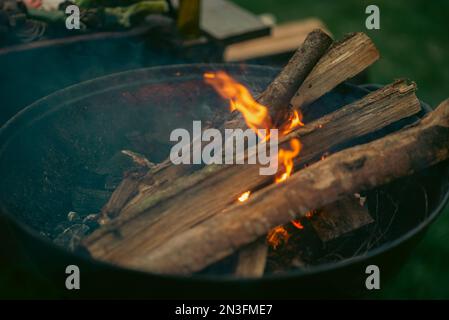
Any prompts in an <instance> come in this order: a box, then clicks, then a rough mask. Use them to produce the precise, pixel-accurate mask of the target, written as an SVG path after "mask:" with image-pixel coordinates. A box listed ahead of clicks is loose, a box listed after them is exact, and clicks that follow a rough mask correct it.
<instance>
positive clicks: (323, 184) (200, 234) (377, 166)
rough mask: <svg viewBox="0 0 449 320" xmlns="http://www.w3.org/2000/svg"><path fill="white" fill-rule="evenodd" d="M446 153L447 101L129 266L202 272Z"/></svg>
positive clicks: (268, 189) (262, 193) (272, 188)
mask: <svg viewBox="0 0 449 320" xmlns="http://www.w3.org/2000/svg"><path fill="white" fill-rule="evenodd" d="M448 157H449V99H448V100H446V101H445V102H443V103H442V104H441V105H440V106H439V107H438V108H437V109H436V110H435V111H433V112H431V113H430V114H429V115H428V116H426V117H425V118H424V119H423V120H422V121H420V122H419V123H418V124H416V125H414V126H412V127H411V128H408V129H406V130H402V131H400V132H397V133H394V134H391V135H388V136H386V137H384V138H381V139H378V140H376V141H373V142H371V143H367V144H364V145H360V146H356V147H353V148H350V149H347V150H344V151H341V152H338V153H336V154H334V155H331V156H329V157H328V158H327V159H325V160H323V161H319V162H317V163H315V164H313V165H311V166H309V167H307V168H305V169H303V170H301V171H299V172H297V173H295V174H293V175H292V176H291V177H290V178H289V179H288V180H286V181H284V182H283V183H281V184H278V185H271V186H269V187H266V188H265V189H263V190H261V191H260V192H258V193H257V194H255V195H254V196H253V197H251V198H250V199H249V200H248V201H247V202H245V203H242V204H239V205H235V206H233V207H232V208H229V209H228V210H226V211H225V212H223V213H222V214H220V215H218V216H216V217H214V218H212V219H209V220H207V221H205V222H203V223H201V224H199V225H197V226H195V227H194V228H191V229H189V230H187V231H186V232H184V233H182V234H178V235H177V236H175V237H173V238H171V239H170V240H168V241H167V242H165V243H164V244H163V245H162V246H160V247H159V248H158V250H157V251H155V252H152V253H151V254H149V255H139V256H135V257H133V259H132V260H131V261H129V262H128V265H129V266H132V267H135V268H139V269H144V270H147V271H151V272H156V273H168V274H190V273H192V272H195V271H199V270H202V269H203V268H204V267H206V266H208V265H210V264H211V263H213V262H217V261H219V260H220V259H222V258H224V257H226V256H228V255H230V254H232V253H233V252H235V250H237V249H238V248H240V247H241V246H243V245H246V244H248V243H251V242H253V241H254V240H256V239H257V238H259V237H261V236H263V235H264V234H266V233H267V232H268V231H269V230H270V229H271V228H273V227H275V226H277V225H282V224H284V223H287V222H288V221H290V220H291V219H292V218H297V217H298V216H299V217H301V216H304V215H305V214H306V213H307V212H308V211H310V210H312V209H314V208H319V207H322V206H324V205H326V204H329V203H331V202H334V201H336V200H338V199H341V198H342V197H344V196H345V195H349V194H353V193H355V192H358V191H362V190H368V189H371V188H374V187H378V186H380V185H383V184H386V183H388V182H391V181H393V180H395V179H397V178H400V177H403V176H407V175H410V174H413V173H414V172H417V171H419V170H422V169H424V168H427V167H429V166H432V165H434V164H436V163H439V162H441V161H443V160H446V159H447V158H448Z"/></svg>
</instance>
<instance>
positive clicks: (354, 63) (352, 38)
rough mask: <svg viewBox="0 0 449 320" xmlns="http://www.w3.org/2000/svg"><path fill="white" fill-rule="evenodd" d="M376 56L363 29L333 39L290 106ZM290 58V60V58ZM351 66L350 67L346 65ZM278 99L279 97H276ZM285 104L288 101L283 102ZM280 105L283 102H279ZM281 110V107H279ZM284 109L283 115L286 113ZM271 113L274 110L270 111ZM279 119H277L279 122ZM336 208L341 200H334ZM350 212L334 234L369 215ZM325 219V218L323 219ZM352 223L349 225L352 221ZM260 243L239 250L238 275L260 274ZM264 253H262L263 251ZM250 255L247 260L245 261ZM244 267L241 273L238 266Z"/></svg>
mask: <svg viewBox="0 0 449 320" xmlns="http://www.w3.org/2000/svg"><path fill="white" fill-rule="evenodd" d="M338 57H340V58H341V57H344V58H342V59H337V58H338ZM378 58H379V52H378V51H377V49H376V47H375V46H374V44H373V43H372V41H371V39H369V37H368V36H366V35H365V34H363V33H354V34H350V35H348V36H347V37H346V38H345V39H344V40H343V41H341V42H339V43H335V44H334V45H333V46H332V47H331V49H330V50H329V51H328V52H327V53H326V54H325V55H324V56H323V57H322V58H321V59H320V61H319V62H318V64H317V65H316V66H315V68H314V69H313V71H312V72H311V73H310V74H309V76H308V77H307V79H306V81H304V82H302V85H301V86H300V87H299V89H298V91H297V92H296V94H295V95H294V97H293V99H292V100H291V106H292V107H293V108H294V109H299V108H300V107H302V106H304V105H307V104H310V103H311V102H313V101H315V100H316V99H318V98H319V97H321V96H322V95H323V94H324V93H326V92H328V91H330V90H332V89H333V88H334V87H335V86H336V85H337V84H339V83H341V82H343V81H344V80H346V79H348V78H352V77H354V76H355V75H357V74H358V73H360V72H361V71H363V70H364V69H365V68H366V66H367V65H370V64H372V63H373V62H375V61H376V60H377V59H378ZM292 61H293V59H292V60H291V62H292ZM348 66H350V67H348ZM279 101H280V99H279ZM283 105H287V104H285V103H284V104H283ZM281 106H282V104H281ZM281 111H282V109H281ZM279 114H280V113H279V112H278V114H277V115H274V116H275V117H276V119H281V120H285V119H282V118H280V115H279ZM285 114H287V113H285V110H284V113H283V115H284V116H285ZM272 115H273V112H272ZM281 122H282V121H279V120H278V121H277V123H281ZM335 206H336V207H337V208H338V207H340V204H338V203H337V204H335ZM351 213H354V214H359V215H360V216H358V217H354V219H352V220H351V219H349V220H346V221H347V222H348V223H347V224H346V225H345V226H344V228H343V226H342V225H341V226H342V229H339V228H336V230H334V232H335V233H336V234H339V233H344V232H348V231H349V230H354V229H356V228H358V227H359V224H358V223H356V222H357V221H358V219H360V220H362V221H368V220H369V219H370V216H369V214H368V213H367V212H361V211H358V212H354V211H351ZM322 218H323V219H322V220H323V221H322V223H324V224H326V222H329V223H330V224H333V220H332V216H331V215H330V216H322ZM326 220H328V221H326ZM352 222H353V223H354V224H353V225H352V226H351V223H352ZM262 246H263V244H259V245H255V246H251V247H249V249H244V251H246V250H255V251H256V252H255V253H254V254H251V253H250V252H241V254H240V255H239V260H238V264H237V268H236V275H237V276H242V275H244V276H258V275H261V274H263V268H261V267H260V266H262V265H264V264H265V260H266V256H267V250H266V248H265V250H264V249H263V248H262ZM264 253H265V254H264ZM246 259H250V261H246ZM249 266H255V269H254V273H253V274H252V275H251V272H250V268H249ZM241 268H243V270H245V271H244V273H242V272H240V271H239V270H240V269H241Z"/></svg>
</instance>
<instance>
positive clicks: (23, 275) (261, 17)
mask: <svg viewBox="0 0 449 320" xmlns="http://www.w3.org/2000/svg"><path fill="white" fill-rule="evenodd" d="M5 2H6V0H0V8H1V5H4V4H5ZM81 2H82V1H81ZM86 2H88V1H87V0H86ZM162 2H164V1H162ZM175 2H176V3H177V1H175ZM192 2H196V1H192ZM232 2H233V3H235V4H236V5H238V6H240V7H241V8H242V9H246V11H245V10H243V13H242V12H241V11H238V12H235V11H232V10H235V8H234V7H232V6H231V8H225V9H226V10H230V11H229V12H227V11H226V10H221V9H220V10H218V9H217V8H213V7H209V8H208V9H207V12H206V11H205V9H204V8H203V11H202V15H201V23H197V24H195V21H198V17H196V19H195V13H194V12H190V13H189V12H188V11H186V12H187V13H186V16H185V23H182V21H180V19H179V17H178V20H177V24H176V25H173V23H172V21H171V20H170V19H166V18H165V16H162V15H160V14H161V13H164V14H167V15H168V16H170V11H171V10H174V9H173V8H172V7H171V6H165V5H161V6H160V7H151V8H146V9H145V10H149V11H145V10H144V12H143V14H142V12H140V11H139V12H138V13H137V14H136V13H135V12H133V15H131V16H132V17H133V18H132V19H128V20H126V19H124V18H123V17H124V16H126V17H129V16H130V15H126V14H125V15H123V12H122V11H120V12H118V13H117V11H110V12H109V11H107V10H106V11H105V12H106V13H104V12H102V15H103V14H105V15H106V14H110V15H113V17H115V18H114V19H115V20H114V21H115V22H114V23H113V26H109V25H107V24H106V23H105V22H104V21H106V20H107V21H111V20H110V19H109V18H110V16H108V17H109V18H108V19H106V20H104V21H103V20H102V21H101V22H98V16H97V15H96V14H97V13H96V12H95V10H94V11H86V12H84V13H83V16H84V18H85V20H83V21H84V22H85V23H84V25H83V28H85V29H90V31H91V32H90V33H87V32H84V33H83V32H79V33H76V36H75V38H73V35H72V34H70V35H69V34H68V33H67V31H66V30H65V31H63V30H62V29H63V28H54V27H53V28H52V27H51V26H52V23H53V22H54V21H56V20H58V19H60V17H61V16H60V14H59V13H55V14H52V15H46V16H45V17H43V18H42V12H39V10H37V9H38V8H40V7H41V5H42V3H44V4H46V5H48V6H50V7H52V8H56V7H57V6H58V5H59V2H58V1H48V2H45V1H43V2H42V1H28V2H27V3H26V6H27V8H28V17H29V16H30V15H32V16H33V19H35V20H34V21H36V19H37V18H36V17H39V19H40V20H39V19H37V20H38V21H45V23H47V24H46V27H43V26H42V25H41V24H40V23H36V24H34V25H32V26H31V27H30V28H28V27H27V28H25V31H24V30H21V31H20V32H19V31H17V30H18V29H17V28H18V27H17V25H26V23H25V24H20V23H21V22H20V21H22V22H23V21H26V18H24V17H23V15H21V14H20V12H23V10H24V9H23V8H21V7H19V8H13V9H14V10H16V11H15V12H19V14H15V15H14V19H13V20H14V21H16V22H17V21H19V22H17V23H16V25H15V27H14V28H15V29H14V28H13V27H11V23H10V21H11V18H10V17H11V15H5V14H3V15H1V13H2V12H3V13H5V12H7V10H6V9H5V8H6V7H5V6H4V7H3V9H2V10H3V11H1V10H0V41H3V42H0V84H1V85H0V101H2V103H1V117H0V120H1V123H2V124H3V123H4V122H5V121H7V119H9V118H10V117H11V116H12V115H14V114H15V113H17V112H18V111H19V110H20V109H22V108H23V107H25V106H27V105H28V104H30V103H32V102H33V101H35V100H36V99H38V98H40V97H43V96H45V95H47V94H50V93H51V92H54V91H55V90H58V89H61V88H63V87H66V86H68V85H71V84H75V83H77V82H80V81H84V80H87V79H92V78H95V77H98V76H102V75H106V74H110V73H113V72H118V71H123V70H128V69H133V68H138V67H147V66H154V65H164V64H174V63H187V62H222V61H229V62H247V63H256V64H265V65H276V66H279V65H282V64H284V63H285V62H286V61H287V59H288V57H289V56H290V55H291V52H292V50H293V49H294V48H295V47H297V46H298V44H299V43H300V42H299V43H298V41H300V39H303V37H305V35H306V34H307V32H308V31H310V29H311V28H314V27H323V28H325V29H326V30H328V32H330V33H331V34H332V35H333V36H334V37H335V38H336V39H339V38H341V37H342V36H343V35H344V34H346V33H348V32H355V31H363V32H366V33H367V34H368V35H369V36H370V37H371V38H372V39H373V41H374V43H375V44H376V45H377V47H378V48H379V51H380V53H381V59H380V60H379V61H378V62H376V63H375V64H374V65H373V66H372V67H370V68H369V71H368V72H367V73H366V74H363V75H362V76H361V78H360V79H359V80H358V82H369V83H378V84H387V83H390V82H391V81H392V80H394V79H397V78H409V79H411V80H413V81H415V82H416V83H417V84H418V93H417V95H418V97H419V98H420V99H421V100H423V101H425V102H427V103H428V104H430V105H431V106H432V107H435V106H436V105H437V104H438V103H439V102H441V101H442V100H443V99H445V98H447V97H448V96H449V60H448V56H449V25H448V17H449V0H441V1H432V2H430V1H426V0H414V1H406V0H396V1H387V0H383V1H382V0H376V1H361V0H341V1H333V0H313V1H312V0H310V1H305V0H295V1H292V0H233V1H232ZM204 3H208V0H203V5H204ZM370 4H375V5H377V6H378V7H379V8H380V30H366V28H365V19H366V17H367V14H365V8H366V7H367V6H368V5H370ZM177 5H179V3H177ZM59 9H60V10H61V8H59ZM8 10H10V9H8ZM33 10H37V11H33ZM54 12H55V11H54ZM205 12H206V13H205ZM149 13H151V14H149ZM240 14H243V16H239V15H240ZM236 16H238V17H240V19H241V20H240V23H236V22H234V21H233V19H235V18H236ZM102 17H103V16H102ZM143 17H144V18H143ZM242 17H243V18H242ZM41 18H42V19H41ZM2 19H3V20H2ZM8 19H9V20H8ZM21 19H22V20H21ZM55 19H56V20H55ZM5 21H9V24H8V23H6V22H5ZM49 21H50V22H49ZM192 21H193V22H192ZM2 23H3V25H2ZM108 23H109V22H108ZM223 25H227V26H228V29H226V28H223ZM5 26H6V27H5ZM49 26H50V27H49ZM229 26H234V27H235V28H231V27H229ZM281 26H285V27H284V28H282V27H281ZM277 27H281V28H280V29H276V28H277ZM41 28H46V29H45V33H44V31H42V29H41ZM270 28H271V29H272V32H271V38H276V34H277V33H279V34H280V33H282V32H289V34H290V35H289V37H291V38H292V39H293V40H292V41H289V43H288V44H287V45H286V44H285V43H283V42H281V41H276V39H274V40H273V39H269V38H270V36H269V33H270ZM95 29H101V32H103V33H101V34H100V33H98V34H97V33H96V32H95V31H96V30H95ZM30 30H31V31H30ZM274 30H277V31H275V32H273V31H274ZM286 30H287V31H286ZM292 30H293V31H292ZM2 32H3V33H2ZM12 32H16V33H15V35H17V36H15V37H10V35H11V34H12ZM2 36H3V38H2ZM30 39H31V40H30ZM68 39H69V40H68ZM247 41H250V42H247ZM251 41H266V42H260V43H259V44H258V43H257V42H256V43H255V42H252V43H251ZM295 41H296V42H295ZM258 48H263V49H258ZM112 53H113V54H112ZM111 54H112V56H114V57H115V58H117V59H115V60H114V59H109V58H110V57H111ZM80 57H82V59H81V61H80V59H79V58H80ZM99 61H102V64H100V63H99ZM105 61H106V62H105ZM81 66H82V68H81ZM86 66H90V67H88V68H87V67H86ZM81 69H82V70H83V71H82V72H81V71H73V70H81ZM61 70H65V71H64V73H62V71H61ZM67 74H69V75H70V76H67ZM19 93H20V94H19ZM448 211H449V207H448V208H446V209H445V210H444V213H443V214H442V215H441V216H440V218H439V219H438V220H437V221H436V222H435V223H434V224H433V225H432V226H431V228H430V229H429V231H428V232H427V235H426V236H425V238H424V239H423V241H422V242H421V243H420V244H419V245H418V247H417V248H416V250H414V251H413V254H412V256H411V257H410V259H409V260H408V262H407V263H406V265H404V267H403V268H402V269H401V271H400V273H399V274H398V276H397V277H395V278H394V279H393V280H392V281H390V282H388V283H385V282H382V286H383V287H382V290H379V291H377V292H375V293H372V294H370V295H368V297H369V298H395V299H415V298H417V299H428V298H431V299H440V298H446V299H447V298H449V268H448V266H449V262H448V261H449V212H448ZM0 257H1V256H0ZM0 262H1V260H0ZM3 262H4V261H3ZM0 272H1V273H0V297H2V298H36V297H38V298H54V297H59V293H58V292H57V290H56V289H55V288H52V286H51V285H50V284H48V283H46V281H45V279H41V278H40V277H39V274H38V273H32V272H31V273H30V270H26V271H24V270H23V269H22V268H21V266H8V265H7V264H5V263H4V264H3V266H1V270H0ZM43 287H44V288H46V289H45V290H44V292H43V291H42V290H41V288H43Z"/></svg>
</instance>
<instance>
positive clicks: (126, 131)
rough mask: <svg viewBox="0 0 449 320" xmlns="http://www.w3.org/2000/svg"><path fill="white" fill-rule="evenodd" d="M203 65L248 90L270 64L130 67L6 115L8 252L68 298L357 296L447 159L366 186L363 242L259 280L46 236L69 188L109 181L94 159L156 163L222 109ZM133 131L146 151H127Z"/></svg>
mask: <svg viewBox="0 0 449 320" xmlns="http://www.w3.org/2000/svg"><path fill="white" fill-rule="evenodd" d="M210 70H225V71H227V72H229V73H230V74H231V75H233V76H234V77H236V78H237V79H238V80H239V81H241V82H243V83H245V84H246V85H247V86H248V87H250V88H251V89H252V90H253V93H254V94H257V93H260V92H261V91H262V90H263V89H264V88H265V87H266V86H267V84H268V83H269V82H270V81H271V80H272V79H273V78H274V76H275V75H276V73H277V72H278V70H277V69H273V68H269V67H260V66H259V67H258V66H232V65H231V66H230V65H184V66H171V67H161V68H150V69H142V70H135V71H129V72H125V73H120V74H116V75H112V76H108V77H103V78H99V79H96V80H92V81H88V82H84V83H82V84H79V85H75V86H72V87H69V88H67V89H64V90H61V91H58V92H56V93H54V94H52V95H50V96H48V97H45V98H43V99H41V100H39V101H37V102H36V103H34V104H32V105H31V106H29V107H27V108H26V109H25V110H23V111H22V112H20V113H19V114H18V115H16V116H15V117H14V118H13V119H11V120H10V121H9V122H8V123H7V124H6V125H5V126H4V127H3V128H2V129H1V130H0V174H1V177H2V179H1V181H0V197H1V198H0V205H1V207H0V208H1V214H0V231H1V232H0V237H1V239H0V240H1V243H2V246H3V245H5V244H8V245H7V246H8V248H10V249H11V250H10V252H11V253H15V258H16V259H19V260H21V259H22V260H21V261H25V262H24V263H26V264H27V265H29V267H30V269H33V270H34V271H36V270H38V272H39V273H41V274H42V275H44V276H45V277H46V278H48V279H49V280H50V281H51V283H52V284H53V285H54V287H55V288H60V289H61V292H63V293H64V294H66V295H74V296H76V297H159V298H160V297H177V298H182V297H189V298H191V297H195V296H198V297H207V298H210V297H232V298H235V297H335V296H338V297H345V296H354V295H359V294H361V293H363V292H366V289H365V278H366V274H365V268H366V266H367V265H370V264H376V265H378V266H379V267H380V270H381V272H382V280H383V281H384V280H385V279H387V278H388V277H389V276H390V275H392V274H393V273H394V272H395V271H396V270H397V269H398V268H400V267H401V265H402V263H403V261H404V259H405V258H406V257H407V255H408V254H409V253H410V251H411V249H412V247H413V246H414V245H415V243H416V242H417V241H418V240H419V239H420V238H421V236H422V235H423V234H424V231H425V230H426V228H427V227H428V225H429V224H430V223H431V222H432V221H434V219H435V218H436V217H437V215H438V214H439V213H440V212H441V210H442V208H443V207H444V205H445V203H446V200H447V197H448V196H447V194H448V183H447V182H448V162H444V163H441V164H440V165H438V166H434V167H432V168H430V169H428V170H425V171H423V172H421V173H419V174H415V175H413V176H411V177H407V178H404V179H400V180H398V181H395V182H394V183H391V184H389V185H387V186H383V187H382V188H378V189H377V190H372V191H370V192H369V193H368V194H367V197H368V203H369V208H370V212H371V214H372V215H373V217H374V218H375V219H376V223H377V224H378V226H379V228H378V230H377V231H376V232H377V233H376V234H375V237H374V238H371V239H370V245H369V246H366V248H365V249H364V250H358V251H357V250H354V254H352V255H350V256H346V257H344V258H343V259H340V260H339V261H337V260H336V261H329V260H327V261H325V262H322V263H317V264H316V265H312V266H308V267H307V268H302V269H297V270H292V271H287V272H283V273H280V274H267V275H266V276H264V277H263V278H261V279H238V278H235V277H232V276H230V275H217V274H210V273H207V272H206V273H203V274H198V275H193V276H188V277H187V276H186V277H181V276H167V275H156V274H151V273H146V272H139V271H135V270H128V269H124V268H120V267H117V266H113V265H110V264H107V263H103V262H99V261H94V260H93V259H91V258H89V257H88V256H85V255H82V254H80V253H76V254H75V253H72V252H70V251H69V250H67V249H66V248H64V247H62V246H59V245H57V244H55V241H54V240H55V237H56V234H57V229H58V228H60V225H61V223H63V222H64V221H66V220H67V214H68V212H70V211H73V210H74V206H75V203H76V202H79V201H83V199H85V198H83V196H84V194H83V192H84V191H83V192H81V193H80V192H79V190H98V189H105V185H108V184H110V183H111V182H110V181H108V180H107V177H106V176H107V174H106V172H107V170H106V169H105V167H104V166H105V164H107V163H108V161H109V160H110V159H111V158H112V157H113V155H114V154H115V153H117V152H119V151H120V150H123V149H129V150H133V151H138V152H141V153H144V154H145V155H146V156H148V157H149V159H150V160H151V161H153V162H158V161H162V160H163V159H164V158H165V157H166V156H167V155H168V152H169V148H170V145H169V144H168V141H169V139H168V137H169V134H170V132H171V130H172V129H174V128H179V127H185V128H190V127H191V125H192V120H203V121H205V122H207V121H210V119H211V118H213V116H214V115H215V114H216V113H217V112H228V109H227V104H226V102H225V101H223V100H222V99H220V98H219V97H218V96H217V95H216V94H215V93H214V91H213V90H212V89H211V88H210V87H208V86H207V85H206V84H204V82H203V80H202V75H203V73H204V72H205V71H210ZM370 90H373V88H372V87H370V86H365V87H363V86H362V87H356V86H353V85H349V84H343V85H341V86H339V87H337V88H336V89H334V90H333V91H332V92H331V93H329V94H327V95H326V96H324V97H323V98H321V99H320V100H319V101H317V102H315V104H314V106H313V107H311V108H309V110H310V111H309V112H308V113H305V119H304V121H305V122H307V121H311V120H313V119H314V118H316V117H318V115H319V114H322V113H328V112H332V111H333V110H336V109H337V108H339V107H341V106H343V105H345V104H348V103H350V102H352V101H355V100H357V99H360V98H361V97H363V96H364V95H366V94H367V93H368V92H369V91H370ZM428 111H429V109H428V107H427V106H425V105H423V111H422V112H421V113H420V114H418V115H417V116H415V117H413V118H410V119H407V120H405V121H402V122H400V123H399V124H396V125H394V126H390V127H388V128H386V129H384V130H381V131H380V132H377V133H375V134H373V135H370V136H369V137H365V138H364V139H362V140H361V141H359V142H363V141H368V140H372V139H373V138H376V137H379V136H382V135H385V134H386V133H388V132H391V131H394V130H397V129H399V128H400V127H402V126H404V125H406V124H408V123H411V122H413V121H416V120H417V118H418V117H422V116H423V115H424V114H425V113H426V112H428ZM142 137H143V138H142ZM139 139H140V140H139ZM142 139H144V140H145V145H147V146H149V148H148V149H147V150H145V149H142V150H137V149H139V145H140V146H141V145H142V142H141V140H142ZM112 189H113V188H111V189H107V188H106V189H105V190H104V194H101V192H100V198H101V196H104V198H105V199H107V197H108V195H109V194H110V192H111V190H112ZM108 192H109V193H108ZM74 194H76V195H77V196H76V197H74ZM80 194H81V195H80ZM80 197H81V200H80ZM86 199H87V198H86ZM85 202H86V203H88V200H85ZM86 206H88V207H89V210H91V211H92V212H85V213H84V214H87V213H95V210H97V211H96V212H98V210H99V206H100V208H101V204H98V203H93V204H86ZM75 211H76V210H75ZM351 241H352V240H351V239H350V240H349V242H351ZM56 242H57V241H56ZM349 247H350V246H349ZM18 252H20V255H19V254H17V253H18ZM71 264H75V265H77V266H79V268H80V270H81V279H82V280H81V283H82V285H81V287H82V289H81V290H79V291H73V292H68V291H66V290H65V277H66V274H65V268H66V266H68V265H71Z"/></svg>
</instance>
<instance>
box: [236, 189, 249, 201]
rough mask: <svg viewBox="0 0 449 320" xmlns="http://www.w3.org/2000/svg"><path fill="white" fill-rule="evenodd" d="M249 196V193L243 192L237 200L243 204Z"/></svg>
mask: <svg viewBox="0 0 449 320" xmlns="http://www.w3.org/2000/svg"><path fill="white" fill-rule="evenodd" d="M250 194H251V191H246V192H243V193H242V195H241V196H240V197H239V198H238V199H239V201H240V202H244V201H246V200H248V198H249V195H250Z"/></svg>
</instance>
